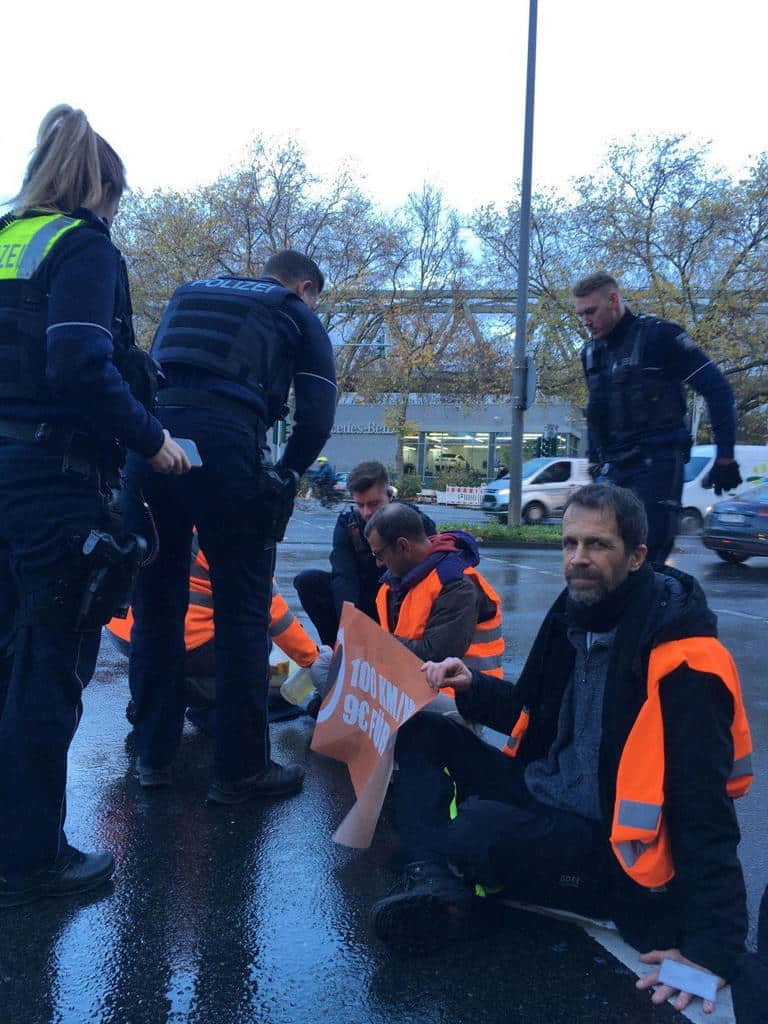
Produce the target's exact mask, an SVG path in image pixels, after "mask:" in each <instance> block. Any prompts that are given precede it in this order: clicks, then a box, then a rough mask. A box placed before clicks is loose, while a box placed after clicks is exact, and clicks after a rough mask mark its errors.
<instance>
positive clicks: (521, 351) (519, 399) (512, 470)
mask: <svg viewBox="0 0 768 1024" xmlns="http://www.w3.org/2000/svg"><path fill="white" fill-rule="evenodd" d="M529 2H530V6H529V12H528V72H527V78H526V85H525V132H524V137H523V180H522V188H521V194H520V248H519V255H518V265H517V309H516V314H515V349H514V374H513V378H512V431H511V437H510V441H509V513H508V514H509V524H510V526H514V525H517V524H518V523H519V522H520V499H521V492H522V472H523V413H524V412H525V409H526V407H527V405H528V402H527V398H526V392H527V380H526V377H527V369H526V358H525V342H526V321H527V318H528V249H529V236H530V225H531V169H532V164H533V97H534V88H535V84H536V19H537V15H538V0H529Z"/></svg>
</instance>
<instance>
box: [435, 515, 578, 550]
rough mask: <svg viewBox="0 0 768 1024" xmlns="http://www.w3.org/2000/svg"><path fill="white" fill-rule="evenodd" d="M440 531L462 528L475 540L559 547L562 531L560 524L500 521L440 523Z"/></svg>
mask: <svg viewBox="0 0 768 1024" xmlns="http://www.w3.org/2000/svg"><path fill="white" fill-rule="evenodd" d="M439 528H440V531H441V532H444V531H449V530H464V531H465V532H466V533H469V534H471V535H472V536H473V537H475V538H476V539H477V540H481V541H485V542H486V543H488V544H499V545H502V544H515V545H523V546H524V545H525V544H551V545H552V546H553V547H559V545H560V541H561V537H562V533H561V530H560V524H559V523H557V524H555V525H553V526H503V525H502V524H501V523H494V522H492V521H490V520H489V521H488V522H487V523H460V522H456V523H440V524H439Z"/></svg>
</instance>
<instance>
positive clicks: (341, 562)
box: [331, 507, 437, 622]
mask: <svg viewBox="0 0 768 1024" xmlns="http://www.w3.org/2000/svg"><path fill="white" fill-rule="evenodd" d="M419 515H420V516H421V519H422V522H423V523H424V530H425V532H426V534H427V536H428V537H431V536H432V535H433V534H435V533H437V527H436V526H435V524H434V522H433V521H432V519H430V517H429V516H427V515H425V514H424V513H423V512H419ZM383 572H384V570H383V569H380V568H379V567H378V566H377V565H376V559H375V558H374V557H373V555H372V553H371V549H370V547H369V546H368V541H367V540H366V539H365V520H364V519H363V517H362V516H361V515H360V513H359V512H358V511H357V509H356V508H354V507H351V508H349V509H348V510H347V511H345V512H342V513H341V514H340V515H339V517H338V519H337V520H336V526H335V528H334V531H333V547H332V549H331V590H332V591H333V600H334V603H335V605H336V611H337V613H338V614H339V615H340V614H341V606H342V605H343V604H344V602H345V601H350V602H351V603H352V604H353V605H354V606H355V607H356V608H358V609H359V610H360V611H361V612H365V614H366V615H368V616H369V617H370V618H371V619H373V620H374V621H376V622H378V616H377V614H376V594H377V593H378V590H379V579H380V577H381V575H382V573H383Z"/></svg>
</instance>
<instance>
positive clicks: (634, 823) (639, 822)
mask: <svg viewBox="0 0 768 1024" xmlns="http://www.w3.org/2000/svg"><path fill="white" fill-rule="evenodd" d="M660 816H661V804H649V803H643V802H642V801H641V800H621V801H619V811H618V814H617V815H616V821H617V823H618V824H619V825H624V826H625V827H626V828H642V829H646V830H647V831H649V832H655V831H656V829H657V828H658V824H659V817H660Z"/></svg>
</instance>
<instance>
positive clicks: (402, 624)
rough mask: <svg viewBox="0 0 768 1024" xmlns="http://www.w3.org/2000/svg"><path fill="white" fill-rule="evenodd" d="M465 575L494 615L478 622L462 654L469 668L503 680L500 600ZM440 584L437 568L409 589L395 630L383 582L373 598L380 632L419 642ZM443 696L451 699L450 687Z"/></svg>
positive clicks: (472, 572) (486, 585)
mask: <svg viewBox="0 0 768 1024" xmlns="http://www.w3.org/2000/svg"><path fill="white" fill-rule="evenodd" d="M464 575H465V576H469V577H471V578H472V579H473V580H475V582H476V583H477V584H478V586H479V587H480V589H481V590H482V591H483V593H484V594H485V596H486V597H487V598H488V599H489V600H490V601H492V602H493V604H494V609H495V610H494V614H493V615H492V616H491V618H490V619H486V620H485V621H484V622H478V624H477V627H476V628H475V632H474V635H473V637H472V641H471V643H470V645H469V647H468V648H467V649H466V651H465V652H464V654H463V655H462V660H463V661H464V662H465V663H466V665H467V667H468V668H472V669H476V670H477V671H478V672H484V673H486V675H492V676H496V677H497V678H499V679H501V678H502V670H501V659H502V656H503V654H504V639H503V637H502V634H501V599H500V598H499V595H498V594H497V593H496V591H495V590H494V589H493V587H492V586H491V585H490V583H488V581H487V580H486V579H485V578H484V577H483V576H481V575H480V573H479V572H478V571H477V570H476V569H473V568H471V567H467V568H466V569H465V570H464ZM442 589H443V584H442V582H441V581H440V577H439V575H438V573H437V570H436V569H433V570H432V571H431V572H430V573H428V574H427V575H426V576H425V577H424V579H423V580H420V581H419V582H418V583H417V584H416V585H415V586H414V587H412V588H411V589H410V590H409V591H408V593H407V594H406V595H405V597H404V598H403V603H402V604H401V605H400V614H399V616H398V619H397V626H396V627H395V628H394V630H393V629H392V628H391V626H390V623H389V590H390V587H389V584H388V583H382V585H381V586H380V587H379V592H378V593H377V595H376V612H377V614H378V617H379V622H380V624H381V626H382V628H383V629H386V630H387V632H389V633H394V635H395V636H401V637H403V639H405V640H420V639H421V638H422V637H423V636H424V631H425V629H426V628H427V622H428V621H429V616H430V615H431V614H432V606H433V605H434V603H435V601H436V600H437V597H438V595H439V594H440V591H441V590H442ZM443 693H446V694H448V695H449V696H453V695H454V694H453V690H452V689H451V688H448V689H445V690H443Z"/></svg>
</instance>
